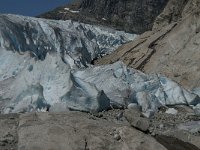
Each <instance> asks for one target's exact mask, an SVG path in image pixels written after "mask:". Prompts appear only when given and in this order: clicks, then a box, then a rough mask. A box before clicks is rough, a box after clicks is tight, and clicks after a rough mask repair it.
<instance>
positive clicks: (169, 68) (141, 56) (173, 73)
mask: <svg viewBox="0 0 200 150" xmlns="http://www.w3.org/2000/svg"><path fill="white" fill-rule="evenodd" d="M199 10H200V2H199V1H198V0H184V1H178V0H171V1H169V3H168V5H167V7H166V8H165V9H164V11H163V13H161V15H160V16H158V17H157V19H156V21H155V23H154V28H153V29H154V30H153V31H148V32H145V33H144V34H142V35H141V36H139V37H138V38H137V39H136V40H134V41H133V42H130V43H128V44H125V45H123V46H121V47H120V48H118V49H117V50H116V51H114V52H113V53H112V54H111V55H108V56H105V57H104V58H102V59H99V60H97V61H96V64H108V63H114V62H116V61H119V60H121V61H123V62H124V63H125V64H127V65H128V66H130V67H133V68H136V69H140V70H142V71H144V72H145V73H161V74H164V75H165V76H167V77H170V78H171V79H173V80H175V81H176V82H178V83H180V84H181V85H183V86H185V87H186V88H189V89H193V88H197V87H199V86H200V82H199V80H200V78H199V77H200V69H199V64H200V61H199V60H200V59H199V58H200V44H199V38H200V11H199ZM197 91H198V90H196V92H197ZM197 93H198V92H197Z"/></svg>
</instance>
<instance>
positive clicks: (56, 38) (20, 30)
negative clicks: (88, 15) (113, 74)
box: [0, 14, 136, 67]
mask: <svg viewBox="0 0 200 150" xmlns="http://www.w3.org/2000/svg"><path fill="white" fill-rule="evenodd" d="M135 37H136V35H134V34H128V33H125V32H123V31H116V30H113V29H110V28H106V27H98V26H95V25H89V24H83V23H78V22H73V21H71V20H67V21H61V20H60V21H57V20H46V19H39V18H32V17H24V16H17V15H4V14H0V47H1V48H4V49H7V50H12V51H17V52H19V53H21V54H23V53H24V52H25V51H29V52H30V54H31V55H33V56H35V57H36V58H37V59H40V60H44V59H45V57H46V54H47V53H52V52H58V53H60V55H61V57H62V59H63V61H68V63H69V62H72V64H71V65H72V66H78V67H84V66H88V64H90V63H91V61H92V60H93V59H95V58H98V57H101V55H106V54H109V53H110V52H112V51H113V50H115V49H116V48H117V47H118V46H120V45H122V44H124V43H126V42H128V41H130V40H133V39H134V38H135ZM69 57H70V58H71V60H70V59H69ZM72 60H74V61H72ZM73 62H74V63H75V64H76V65H74V64H73Z"/></svg>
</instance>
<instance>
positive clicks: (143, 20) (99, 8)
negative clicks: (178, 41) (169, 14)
mask: <svg viewBox="0 0 200 150" xmlns="http://www.w3.org/2000/svg"><path fill="white" fill-rule="evenodd" d="M167 2H168V0H125V1H124V0H81V1H79V2H75V3H74V4H70V5H67V6H64V7H60V8H57V9H55V10H53V11H50V12H47V13H45V14H42V15H40V16H39V17H43V18H48V19H62V20H63V19H64V20H68V19H72V20H76V21H81V22H86V23H90V24H102V25H106V26H111V27H114V28H116V29H120V30H124V31H127V32H133V33H137V34H138V33H143V32H144V31H147V30H150V29H151V28H152V26H153V22H154V20H155V18H156V17H157V16H158V15H159V14H160V13H161V12H162V10H163V9H164V7H165V6H166V4H167Z"/></svg>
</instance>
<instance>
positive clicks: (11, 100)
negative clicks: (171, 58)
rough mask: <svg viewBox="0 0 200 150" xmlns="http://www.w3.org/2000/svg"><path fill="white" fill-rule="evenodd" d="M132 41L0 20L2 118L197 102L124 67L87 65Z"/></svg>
mask: <svg viewBox="0 0 200 150" xmlns="http://www.w3.org/2000/svg"><path fill="white" fill-rule="evenodd" d="M134 37H135V35H131V34H127V33H125V32H121V31H115V30H112V29H109V28H104V27H98V26H93V25H87V24H82V23H77V22H72V21H55V20H45V19H37V18H30V17H22V16H15V15H0V63H1V64H0V111H1V113H11V112H30V111H35V110H44V109H46V108H50V110H54V109H58V107H59V109H58V110H59V111H65V110H66V109H68V108H70V109H73V110H80V111H87V112H90V111H95V112H96V111H102V110H106V109H108V108H110V107H118V108H119V107H127V105H129V104H130V103H137V104H138V105H140V106H141V107H142V110H143V111H144V112H146V111H149V110H152V111H156V110H157V109H158V108H159V107H160V106H162V105H176V104H187V105H194V106H195V105H197V104H198V103H200V99H199V97H198V96H197V95H195V94H192V93H190V92H189V91H187V90H185V89H184V88H182V87H180V86H179V85H178V84H177V83H175V82H173V81H171V80H170V79H168V78H166V77H164V76H161V75H157V74H154V75H146V74H144V73H142V72H140V71H137V70H135V69H131V68H128V67H126V66H125V65H124V64H123V63H122V62H117V63H115V64H111V65H104V66H91V65H90V62H91V61H92V60H93V59H95V58H96V57H99V55H103V54H106V53H110V52H112V51H113V50H114V49H115V48H117V47H118V46H120V45H122V44H123V43H125V42H128V41H130V40H132V39H134Z"/></svg>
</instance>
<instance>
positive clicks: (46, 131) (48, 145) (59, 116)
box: [0, 109, 200, 150]
mask: <svg viewBox="0 0 200 150" xmlns="http://www.w3.org/2000/svg"><path fill="white" fill-rule="evenodd" d="M127 112H128V113H127ZM130 112H132V113H134V114H132V115H130ZM138 113H139V112H138V111H137V110H136V109H129V110H110V111H108V112H102V113H99V114H93V115H92V114H87V113H81V112H65V113H48V112H47V113H29V114H21V115H20V114H9V115H0V126H1V128H0V149H1V150H6V149H9V150H11V149H13V150H16V149H19V150H35V149H37V150H82V149H83V150H107V149H109V150H155V149H157V150H167V149H169V150H198V147H199V148H200V145H199V142H198V141H199V140H200V136H199V134H198V133H196V134H195V133H190V131H184V130H181V129H177V128H173V130H174V131H173V130H172V129H170V124H168V125H167V123H169V122H171V125H172V126H173V125H175V123H177V125H178V122H177V121H176V120H177V119H174V121H173V119H172V120H170V119H169V118H176V117H178V116H179V118H181V117H180V115H173V116H174V117H172V114H171V116H170V114H165V118H166V120H164V119H163V120H162V119H160V118H159V117H158V116H163V114H162V115H160V114H159V113H158V114H157V117H154V119H147V118H145V117H143V116H138V115H137V114H138ZM160 113H162V112H160ZM166 115H168V119H167V116H166ZM182 119H183V118H182ZM195 119H196V120H198V119H199V118H198V117H197V116H196V117H193V118H191V116H190V119H189V120H187V121H188V122H191V120H195ZM127 120H128V121H127ZM144 120H146V122H145V121H144ZM179 121H180V122H184V121H186V119H183V120H182V121H181V120H180V119H179ZM134 122H138V123H137V124H134ZM147 122H148V123H147ZM158 122H159V123H160V124H161V123H162V127H161V126H160V127H159V129H158V127H156V125H157V123H158ZM142 126H143V127H144V128H143V129H142V128H140V127H142ZM135 127H136V128H138V127H139V128H140V129H139V128H138V129H136V128H135ZM145 127H147V128H145ZM141 129H142V130H143V132H142V131H139V130H141ZM152 130H154V131H153V133H152ZM159 130H162V133H159ZM167 131H168V132H167ZM170 131H171V132H173V134H174V135H172V134H169V132H170ZM175 131H176V132H177V133H178V134H176V132H175ZM156 132H157V133H156ZM167 133H168V134H169V136H167ZM181 134H182V136H181V137H177V138H179V139H181V140H183V141H181V140H179V139H176V138H175V137H176V136H177V135H181ZM170 136H173V137H174V138H172V137H170ZM183 138H185V139H183ZM156 139H157V140H156Z"/></svg>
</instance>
